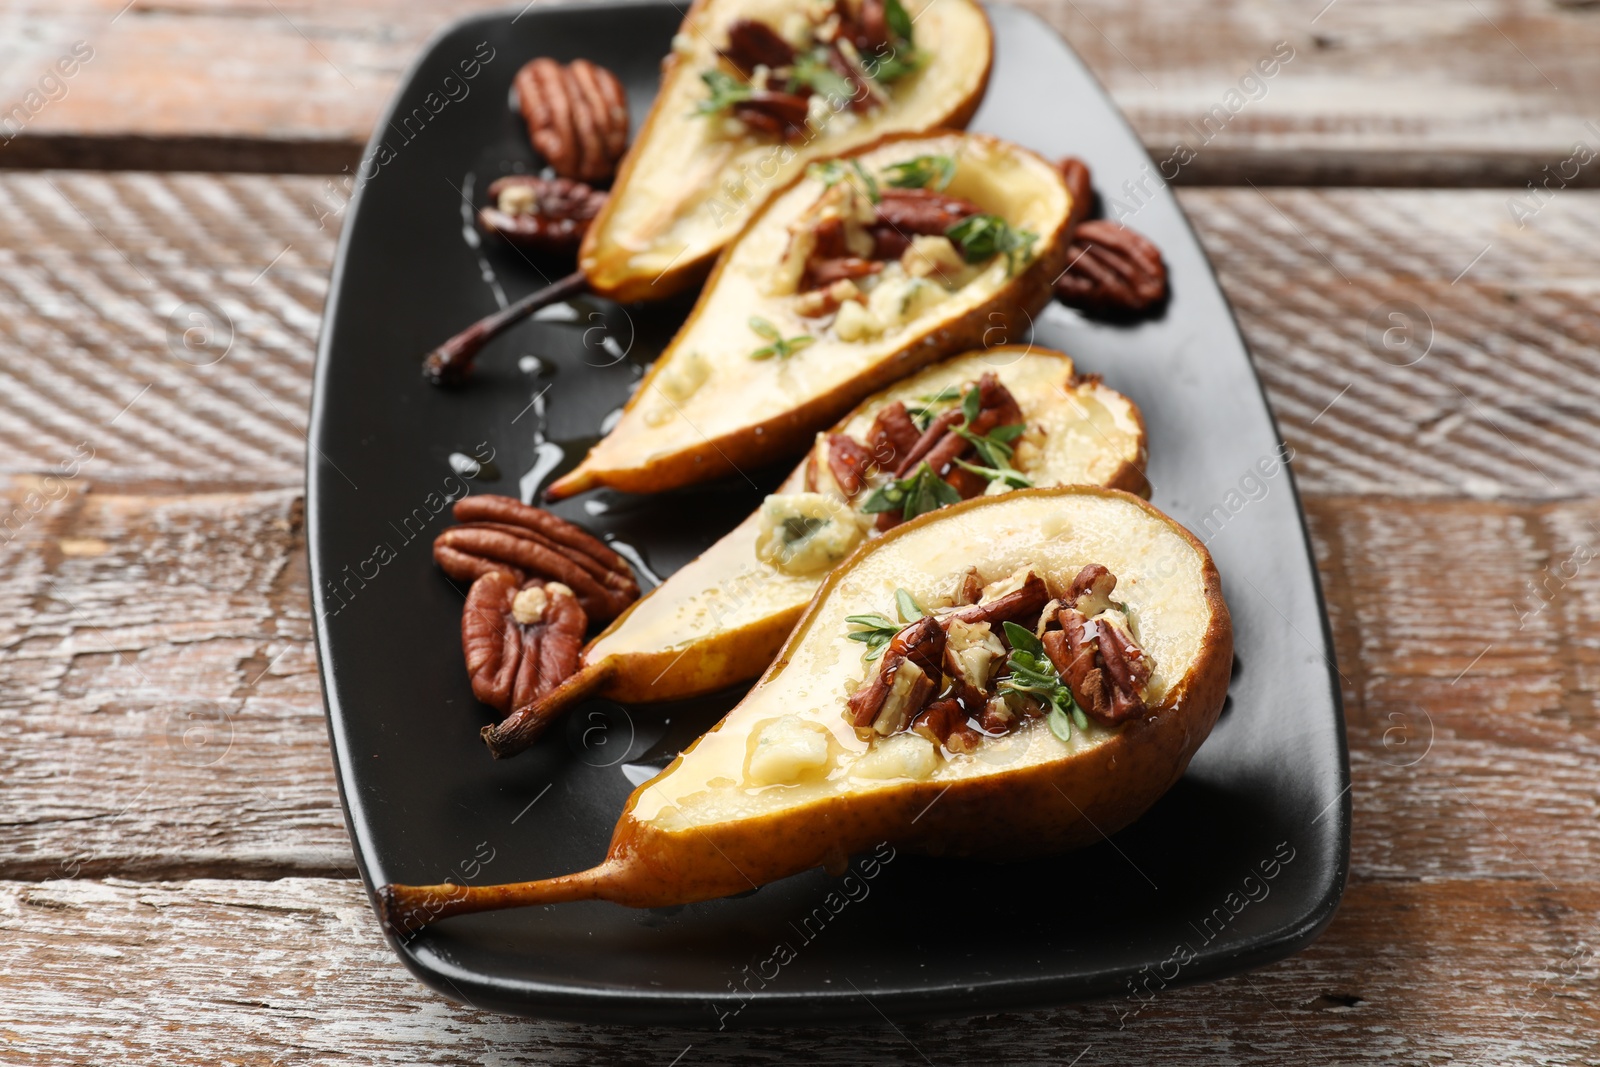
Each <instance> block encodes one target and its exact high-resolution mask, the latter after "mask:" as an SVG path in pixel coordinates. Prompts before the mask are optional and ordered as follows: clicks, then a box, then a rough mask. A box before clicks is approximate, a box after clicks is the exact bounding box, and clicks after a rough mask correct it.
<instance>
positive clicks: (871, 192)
mask: <svg viewBox="0 0 1600 1067" xmlns="http://www.w3.org/2000/svg"><path fill="white" fill-rule="evenodd" d="M806 177H808V178H815V179H816V180H817V181H820V182H821V183H822V186H823V188H825V189H831V188H833V187H834V186H835V185H838V184H839V183H840V182H842V181H844V180H845V179H846V178H854V179H855V180H856V183H857V185H858V186H859V188H860V189H861V191H862V192H864V193H866V194H867V199H868V200H871V201H872V202H873V203H874V204H876V203H877V202H878V201H879V199H881V197H882V194H881V193H880V192H879V191H878V182H877V179H875V178H873V176H872V175H870V174H868V173H867V171H866V169H865V168H864V167H862V166H861V161H860V160H859V159H852V160H851V161H850V163H849V165H848V166H846V165H845V162H844V161H843V160H840V159H830V160H827V161H826V162H823V163H813V164H811V166H809V167H807V168H806Z"/></svg>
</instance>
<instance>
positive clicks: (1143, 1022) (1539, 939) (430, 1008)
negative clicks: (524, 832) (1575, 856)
mask: <svg viewBox="0 0 1600 1067" xmlns="http://www.w3.org/2000/svg"><path fill="white" fill-rule="evenodd" d="M1597 908H1600V891H1597V890H1596V889H1595V888H1594V887H1593V885H1571V884H1565V883H1562V884H1556V885H1548V886H1546V885H1529V884H1527V883H1523V882H1514V883H1507V882H1454V883H1427V882H1413V883H1408V884H1405V885H1392V884H1361V885H1356V886H1354V887H1352V888H1351V891H1350V892H1349V894H1348V895H1347V896H1346V897H1345V902H1344V905H1343V908H1342V909H1341V911H1340V913H1339V915H1338V917H1337V918H1336V919H1335V920H1334V925H1333V927H1332V928H1331V929H1330V930H1329V932H1328V933H1327V934H1326V935H1324V937H1323V938H1322V939H1321V940H1320V941H1318V942H1317V943H1316V944H1314V945H1312V946H1311V947H1310V948H1309V949H1307V950H1306V951H1304V952H1302V953H1301V954H1300V955H1298V956H1296V957H1294V958H1293V959H1290V960H1286V961H1284V962H1282V963H1278V964H1275V965H1273V966H1271V967H1268V968H1264V969H1262V970H1259V971H1255V972H1252V973H1251V974H1248V975H1244V976H1241V977H1237V978H1232V979H1227V980H1224V981H1221V982H1218V983H1214V984H1211V985H1206V986H1200V987H1191V988H1182V987H1176V986H1174V987H1171V988H1168V989H1160V988H1159V987H1157V986H1154V985H1152V986H1151V987H1150V989H1149V991H1148V992H1145V991H1143V990H1141V992H1140V993H1139V995H1138V996H1137V997H1135V996H1133V995H1131V994H1130V995H1129V996H1127V997H1124V998H1120V999H1114V1000H1108V1001H1102V1002H1098V1003H1092V1004H1084V1005H1078V1006H1074V1007H1070V1008H1065V1009H1060V1010H1056V1011H1047V1012H1032V1013H1027V1014H1012V1015H995V1016H989V1017H984V1018H978V1019H961V1020H952V1021H948V1022H946V1021H931V1022H929V1021H908V1020H897V1021H895V1022H890V1021H889V1020H888V1019H885V1020H884V1022H882V1023H872V1024H866V1025H859V1026H849V1027H838V1028H830V1029H827V1030H815V1029H813V1030H804V1029H788V1030H754V1029H745V1028H742V1027H740V1026H738V1025H737V1020H735V1021H734V1025H732V1026H730V1028H729V1029H727V1030H725V1031H722V1032H718V1031H716V1030H715V1029H714V1028H708V1029H706V1030H687V1029H684V1030H680V1029H665V1028H640V1029H633V1028H622V1027H609V1026H576V1025H564V1024H551V1023H537V1022H527V1021H521V1020H514V1019H508V1018H506V1017H504V1016H498V1015H492V1014H488V1013H485V1012H478V1011H474V1010H472V1009H470V1008H466V1007H461V1006H457V1005H454V1004H450V1003H448V1002H447V1001H445V1000H444V999H443V998H441V997H438V996H435V995H434V994H433V993H431V992H429V991H428V990H426V989H424V988H423V987H422V986H420V985H418V984H417V983H416V982H414V981H413V980H412V979H411V978H410V976H409V975H407V974H406V972H405V971H404V970H402V969H401V967H400V965H399V964H398V963H396V962H395V961H394V959H393V957H392V956H391V955H390V953H389V951H388V949H387V948H386V946H385V945H384V944H383V942H382V939H381V938H380V937H379V935H378V932H377V929H376V926H375V924H374V923H373V922H372V919H371V912H370V910H369V908H368V905H367V901H366V895H365V893H364V892H363V891H362V889H361V887H360V885H359V883H352V882H346V881H336V880H322V879H302V878H290V879H283V880H280V881H272V882H254V883H252V882H241V881H205V880H202V881H188V882H162V883H145V884H140V883H129V882H122V881H93V880H77V881H51V882H44V883H15V882H11V883H0V929H3V930H4V931H5V936H4V937H3V938H0V975H4V976H5V977H3V978H0V989H3V990H4V993H5V999H6V1022H5V1030H4V1039H5V1041H6V1044H5V1046H4V1053H3V1055H4V1056H5V1058H6V1061H7V1062H8V1063H14V1064H51V1065H57V1064H67V1063H71V1064H78V1063H83V1064H105V1063H120V1062H129V1061H130V1060H133V1059H136V1060H137V1061H138V1062H147V1063H165V1064H174V1065H179V1064H206V1065H210V1064H214V1063H218V1062H222V1063H240V1064H272V1063H281V1064H322V1063H342V1062H350V1061H351V1060H356V1061H359V1062H361V1063H369V1064H413V1063H417V1062H422V1061H426V1062H428V1063H435V1064H480V1063H494V1064H592V1063H597V1062H606V1063H617V1064H654V1065H662V1067H664V1065H667V1064H682V1065H686V1067H687V1065H702V1064H780V1063H792V1062H795V1061H796V1059H800V1058H803V1059H804V1060H805V1061H806V1062H811V1063H818V1064H859V1063H893V1064H925V1063H935V1064H948V1063H1039V1064H1058V1065H1059V1064H1067V1063H1071V1062H1078V1063H1081V1064H1095V1065H1106V1064H1129V1065H1144V1064H1148V1063H1150V1062H1152V1061H1153V1059H1155V1058H1157V1057H1158V1058H1159V1060H1160V1061H1161V1062H1169V1063H1189V1064H1192V1063H1228V1064H1237V1065H1240V1067H1250V1065H1262V1067H1266V1065H1273V1067H1278V1065H1281V1064H1284V1063H1287V1062H1314V1063H1340V1064H1380V1063H1381V1064H1394V1063H1399V1064H1433V1063H1443V1062H1458V1061H1459V1062H1468V1063H1492V1064H1496V1065H1498V1067H1512V1065H1529V1067H1532V1065H1535V1064H1551V1063H1571V1064H1577V1063H1593V1062H1594V1058H1593V1055H1594V1048H1593V1044H1592V1038H1593V1034H1594V1032H1595V1030H1596V1027H1597V1026H1600V1007H1597V1001H1596V992H1597V990H1596V972H1597V966H1596V959H1595V956H1594V954H1593V948H1592V946H1593V944H1594V937H1595V929H1594V922H1593V917H1594V913H1595V910H1596V909H1597ZM22 976H26V977H25V978H24V977H22ZM842 977H847V976H842ZM863 992H864V993H865V994H866V995H867V996H869V997H870V995H871V989H870V987H869V988H864V989H863ZM707 1019H708V1022H711V1021H712V1016H711V1013H710V1011H709V1010H708V1012H707ZM1156 1050H1160V1051H1159V1053H1157V1052H1156ZM1080 1056H1081V1057H1082V1058H1081V1059H1078V1060H1074V1057H1080ZM675 1057H676V1058H675Z"/></svg>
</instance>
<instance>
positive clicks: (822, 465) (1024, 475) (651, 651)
mask: <svg viewBox="0 0 1600 1067" xmlns="http://www.w3.org/2000/svg"><path fill="white" fill-rule="evenodd" d="M1145 460H1146V446H1145V432H1144V422H1143V420H1142V418H1141V417H1140V414H1139V410H1138V408H1137V407H1136V406H1135V405H1134V403H1133V402H1132V401H1131V400H1129V399H1128V398H1127V397H1125V396H1123V395H1122V394H1121V393H1118V392H1116V391H1115V390H1113V389H1111V388H1109V387H1107V386H1106V385H1104V384H1103V383H1102V382H1101V381H1100V380H1099V379H1098V378H1097V377H1094V376H1092V375H1091V376H1081V377H1080V376H1079V375H1078V374H1077V372H1076V370H1075V369H1074V367H1073V363H1072V360H1071V358H1070V357H1068V356H1066V355H1063V354H1062V353H1060V352H1055V351H1051V350H1049V349H1044V348H1037V347H1033V346H1027V347H1024V346H1002V347H999V348H992V349H988V350H987V351H978V352H969V353H966V354H964V355H960V356H955V357H952V358H950V359H947V360H944V361H942V362H939V363H936V364H934V365H933V366H931V367H927V368H925V369H923V370H921V371H919V372H918V373H916V374H913V375H911V376H910V377H909V378H906V379H903V380H902V381H900V382H897V383H895V384H894V385H892V386H890V387H889V388H888V389H885V390H883V391H882V392H879V393H877V394H875V395H874V396H872V397H870V398H869V399H867V400H866V401H864V402H863V403H862V404H861V405H860V406H859V407H857V408H856V409H855V410H854V411H853V412H851V413H850V414H849V415H847V416H845V418H844V419H843V420H842V421H840V422H839V423H838V424H836V425H835V426H834V427H833V428H832V429H831V430H828V431H826V432H823V433H819V434H817V435H816V438H815V440H814V442H813V445H812V448H811V451H810V452H809V453H808V454H807V456H806V458H805V459H804V460H802V461H801V463H800V464H799V465H798V466H797V467H796V468H795V470H794V472H793V473H792V474H790V475H789V477H788V478H787V479H785V480H784V482H783V484H782V485H780V486H779V487H778V491H777V492H776V493H774V494H773V495H772V496H769V497H768V498H767V500H766V501H765V502H764V503H763V505H762V507H761V508H759V509H758V510H757V511H756V512H754V513H753V514H751V515H750V517H749V518H747V519H745V520H744V522H742V523H740V524H739V525H738V526H737V527H735V528H734V529H733V530H732V531H731V532H729V533H728V534H727V535H726V536H724V537H723V538H722V539H721V540H719V541H718V542H717V543H716V544H714V545H712V546H711V547H710V548H709V549H707V550H706V551H705V552H704V553H702V554H701V555H700V556H699V557H698V558H697V559H695V560H694V561H693V562H691V563H689V564H688V565H687V566H685V567H683V568H681V569H680V570H679V571H677V573H675V574H673V575H672V576H671V577H670V578H668V579H667V580H666V581H665V582H663V583H662V584H661V585H659V586H658V587H656V589H654V590H653V591H652V592H651V593H650V594H649V595H648V596H647V597H645V598H644V599H643V600H641V601H639V602H637V603H635V604H633V605H632V606H631V607H630V608H629V609H628V611H627V612H626V613H625V614H624V615H623V616H622V617H620V618H618V619H617V620H616V621H615V622H613V623H612V624H611V626H610V627H609V628H608V629H606V630H605V632H603V633H601V634H600V635H599V636H598V637H596V638H595V639H594V640H593V641H591V642H590V643H589V644H588V645H587V646H586V647H585V649H584V651H583V653H582V655H581V657H580V658H579V661H578V669H577V671H576V673H574V674H573V675H572V676H571V677H570V678H567V679H564V680H561V684H560V685H559V686H558V687H557V688H556V689H555V690H554V691H552V692H550V693H549V695H548V696H546V697H544V698H543V699H541V700H540V701H538V702H537V703H535V704H530V705H526V706H523V707H519V708H514V709H512V714H511V715H510V716H508V717H507V718H506V719H505V720H503V721H502V722H501V723H499V724H498V725H496V726H492V727H486V728H485V729H484V738H485V740H486V741H487V742H488V743H489V747H490V749H491V750H492V751H493V752H494V753H495V754H496V755H497V756H509V755H513V754H515V753H516V752H519V751H521V750H522V749H523V748H525V747H527V745H528V744H530V743H531V742H532V741H533V740H534V739H535V738H536V737H537V736H538V735H539V734H540V733H541V732H542V731H543V729H544V728H545V727H546V725H547V724H548V723H549V722H550V721H551V720H552V719H553V718H554V717H555V716H557V715H559V714H560V713H561V712H562V711H564V710H565V709H566V708H567V707H568V706H570V705H571V704H573V703H576V702H577V701H579V700H582V699H585V698H587V697H591V696H603V697H608V698H610V699H613V700H619V701H623V702H626V703H655V702H660V701H666V700H681V699H684V698H687V697H692V696H698V695H701V694H705V693H711V692H715V691H716V690H719V689H723V688H726V687H727V686H731V685H734V684H736V683H739V682H744V681H748V680H750V679H752V678H755V677H756V676H758V675H759V674H760V673H761V672H762V671H763V670H764V669H765V668H766V666H767V665H768V664H769V663H771V662H772V658H773V657H774V656H775V655H777V652H778V649H779V648H780V647H781V646H782V644H783V640H784V638H785V637H787V636H788V634H789V631H790V630H792V629H793V628H794V623H795V620H796V619H798V618H799V617H800V612H801V611H802V610H803V609H804V608H805V606H806V604H807V603H808V602H809V601H810V600H811V597H812V596H813V595H814V594H815V593H816V591H817V587H818V586H819V585H821V584H822V580H823V579H824V578H825V577H826V576H827V573H828V572H829V571H830V570H832V569H833V568H834V567H835V566H837V565H838V564H839V562H840V561H841V560H843V559H844V558H845V556H846V555H848V554H849V553H850V551H851V550H853V549H854V548H856V546H857V545H859V544H861V543H862V542H864V541H868V540H871V539H873V538H876V537H878V536H880V535H881V534H882V533H883V532H884V531H887V530H889V529H892V528H893V527H894V526H896V525H898V524H899V523H900V522H903V521H905V520H906V519H909V518H915V517H916V516H917V515H919V514H922V513H923V512H925V511H930V510H933V509H934V508H936V507H941V506H944V505H947V504H950V503H953V502H954V501H957V500H962V499H969V498H971V497H975V496H979V495H985V494H989V495H992V494H996V493H1002V492H1006V491H1009V490H1011V489H1014V488H1017V487H1020V486H1051V485H1100V486H1106V487H1108V488H1113V489H1126V490H1130V491H1133V492H1140V493H1142V492H1144V491H1145V480H1144V466H1145Z"/></svg>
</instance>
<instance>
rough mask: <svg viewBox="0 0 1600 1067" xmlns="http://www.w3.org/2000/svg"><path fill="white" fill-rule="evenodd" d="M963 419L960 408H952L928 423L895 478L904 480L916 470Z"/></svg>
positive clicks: (908, 452) (896, 472)
mask: <svg viewBox="0 0 1600 1067" xmlns="http://www.w3.org/2000/svg"><path fill="white" fill-rule="evenodd" d="M961 419H962V415H961V409H960V408H959V407H954V408H951V409H950V410H949V411H941V412H940V413H939V414H937V415H935V416H934V417H933V419H932V421H930V422H929V423H928V428H927V429H926V430H923V431H922V436H921V437H918V438H917V443H916V444H914V445H912V446H911V448H910V450H909V451H907V452H906V454H905V458H904V459H902V460H901V461H900V466H899V467H897V468H895V472H894V476H895V477H896V478H904V477H905V476H906V475H908V474H910V473H911V472H912V471H914V470H916V469H917V464H919V463H921V462H922V461H923V459H925V458H926V457H927V455H928V453H929V452H931V451H933V446H934V445H937V444H938V443H939V442H940V441H942V440H943V439H944V437H945V435H946V434H948V433H949V432H950V428H951V427H952V426H955V425H956V424H957V423H959V422H960V421H961Z"/></svg>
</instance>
